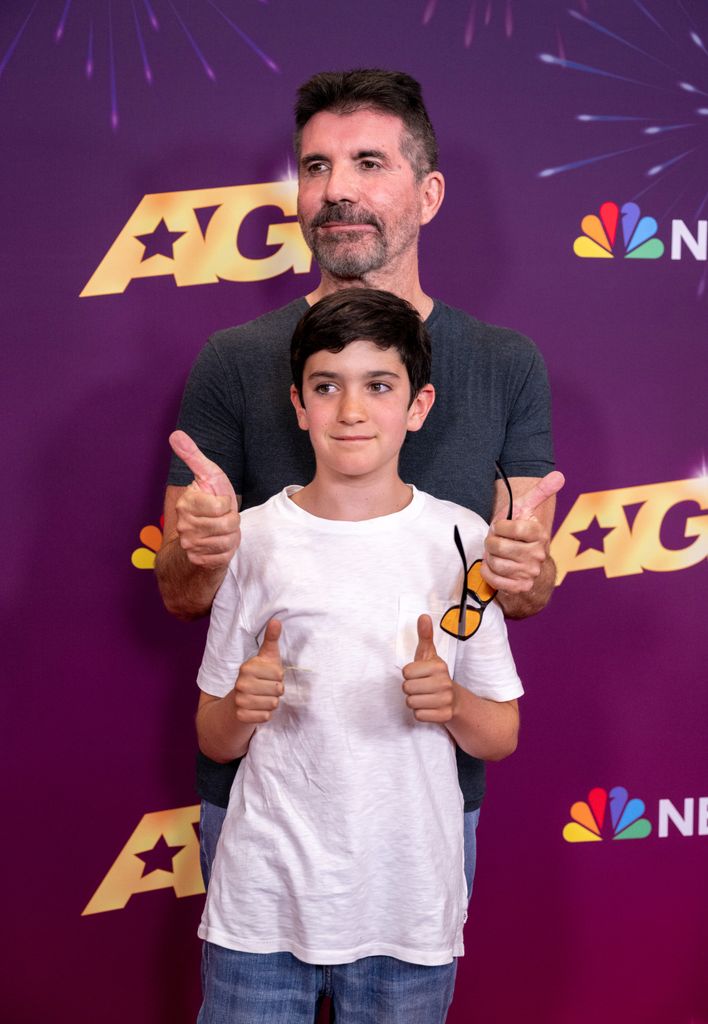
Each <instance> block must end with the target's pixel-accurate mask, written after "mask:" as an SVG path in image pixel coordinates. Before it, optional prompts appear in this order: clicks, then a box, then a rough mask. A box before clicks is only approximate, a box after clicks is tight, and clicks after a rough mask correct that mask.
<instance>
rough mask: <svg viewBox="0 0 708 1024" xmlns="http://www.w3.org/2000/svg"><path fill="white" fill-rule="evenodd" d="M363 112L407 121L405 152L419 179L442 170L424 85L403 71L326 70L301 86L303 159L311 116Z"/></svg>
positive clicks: (298, 110) (298, 108) (298, 124)
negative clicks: (424, 100)
mask: <svg viewBox="0 0 708 1024" xmlns="http://www.w3.org/2000/svg"><path fill="white" fill-rule="evenodd" d="M362 109H370V110H380V111H383V112H384V113H387V114H394V115H395V116H396V117H399V118H400V119H401V121H402V122H403V125H404V128H405V131H404V134H403V138H402V140H401V150H402V152H403V155H404V156H405V157H406V159H407V160H408V162H409V163H410V165H411V167H412V168H413V171H414V173H415V176H416V178H417V179H418V180H420V179H421V178H422V177H423V176H424V175H426V174H428V173H429V172H430V171H435V170H437V166H438V144H437V140H436V138H435V131H434V130H433V126H432V124H431V123H430V118H429V117H428V112H427V110H426V109H425V104H424V103H423V93H422V90H421V87H420V83H419V82H416V80H415V78H411V76H410V75H406V74H405V73H404V72H402V71H383V70H381V69H380V68H356V69H355V70H354V71H323V72H321V74H319V75H314V76H313V77H312V78H310V79H309V80H308V81H307V82H305V83H304V84H303V85H301V86H300V88H299V89H298V91H297V99H296V101H295V153H296V155H297V157H298V160H299V158H300V142H301V139H302V129H303V128H304V127H305V125H306V124H307V122H308V121H309V120H310V118H311V117H314V116H315V114H319V113H320V111H322V110H330V111H332V112H334V113H336V114H351V113H353V112H354V111H355V110H362Z"/></svg>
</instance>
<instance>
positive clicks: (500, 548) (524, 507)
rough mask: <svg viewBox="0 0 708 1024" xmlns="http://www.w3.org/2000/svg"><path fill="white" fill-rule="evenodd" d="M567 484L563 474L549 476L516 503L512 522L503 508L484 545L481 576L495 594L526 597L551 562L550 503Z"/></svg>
mask: <svg viewBox="0 0 708 1024" xmlns="http://www.w3.org/2000/svg"><path fill="white" fill-rule="evenodd" d="M564 483H565V478H564V476H563V474H562V473H558V472H557V471H555V470H554V472H552V473H548V475H547V476H544V477H543V479H541V480H539V481H538V482H537V483H535V484H534V486H533V487H532V488H531V489H530V490H528V491H527V492H526V493H525V494H522V495H521V497H519V498H515V499H514V513H513V518H512V519H506V518H505V516H506V509H505V508H502V510H501V511H500V512H499V514H498V515H497V516H495V518H494V519H493V520H492V525H491V526H490V528H489V533H488V534H487V538H486V540H485V542H484V561H483V562H482V569H481V572H482V576H483V577H484V579H485V580H486V581H487V583H489V585H490V586H492V587H493V588H494V589H495V590H502V591H505V592H506V593H507V594H524V593H528V592H529V591H530V590H531V589H532V587H533V585H534V583H535V581H536V579H537V578H538V576H539V575H540V574H541V569H542V567H543V564H544V562H545V561H546V559H547V558H548V549H549V546H550V542H551V532H550V531H551V524H552V522H553V508H554V505H553V502H549V504H547V505H546V502H547V501H548V499H549V498H554V497H555V495H556V494H557V493H558V491H560V489H561V487H562V486H563V484H564ZM541 506H545V507H544V508H543V509H541ZM537 513H538V514H537ZM551 586H552V583H551Z"/></svg>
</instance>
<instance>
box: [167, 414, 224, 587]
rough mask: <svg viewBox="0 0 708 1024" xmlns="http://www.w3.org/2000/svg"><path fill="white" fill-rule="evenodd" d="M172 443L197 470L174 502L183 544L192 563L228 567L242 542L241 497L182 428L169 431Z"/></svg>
mask: <svg viewBox="0 0 708 1024" xmlns="http://www.w3.org/2000/svg"><path fill="white" fill-rule="evenodd" d="M170 445H171V447H172V450H173V452H174V453H175V455H177V456H179V458H180V459H182V461H183V462H185V463H186V464H187V466H188V467H189V469H191V471H192V473H194V480H193V482H192V483H191V484H190V485H189V487H185V488H184V491H183V493H182V494H181V495H180V497H179V498H178V500H177V503H176V505H175V511H176V523H175V528H176V531H177V536H178V539H179V544H180V547H181V548H182V550H183V551H184V552H185V554H186V555H187V558H188V559H189V561H190V562H191V563H192V564H193V565H198V566H202V567H203V568H206V569H218V568H225V567H226V566H227V565H228V564H229V562H230V561H231V559H232V557H233V555H234V552H235V551H236V549H237V548H238V546H239V544H240V542H241V532H240V529H239V514H238V499H237V498H236V494H235V493H234V489H233V487H232V486H231V482H230V481H229V478H228V477H227V476H226V474H225V473H224V472H223V470H222V469H220V468H219V466H217V465H216V463H215V462H212V461H211V460H210V459H207V457H206V456H205V455H204V454H203V453H202V452H201V451H200V450H199V448H197V446H196V444H195V443H194V441H193V440H192V439H191V437H189V435H188V434H185V433H184V431H183V430H175V432H174V433H173V434H170Z"/></svg>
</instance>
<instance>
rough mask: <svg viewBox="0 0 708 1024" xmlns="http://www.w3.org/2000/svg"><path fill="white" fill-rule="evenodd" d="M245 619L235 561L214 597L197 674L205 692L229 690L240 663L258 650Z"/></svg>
mask: <svg viewBox="0 0 708 1024" xmlns="http://www.w3.org/2000/svg"><path fill="white" fill-rule="evenodd" d="M236 557H237V558H238V555H237V556H236ZM244 619H245V614H244V607H243V601H242V599H241V590H240V587H239V585H238V580H237V578H236V573H235V571H234V568H233V562H232V564H231V566H229V571H228V572H227V573H226V576H225V577H224V582H223V583H222V584H221V586H220V588H219V590H218V591H217V593H216V597H215V598H214V603H213V605H212V609H211V618H210V620H209V632H208V634H207V642H206V647H205V649H204V657H203V658H202V664H201V666H200V668H199V673H198V675H197V685H198V686H199V689H200V690H203V691H204V692H205V693H210V694H212V695H213V696H215V697H224V696H226V694H227V693H230V692H231V690H232V689H233V686H234V683H235V682H236V677H237V675H238V671H239V668H240V667H241V665H242V664H243V663H244V661H247V660H248V659H249V658H252V657H253V656H254V655H255V654H257V653H258V642H257V640H256V638H255V637H254V636H253V635H252V633H251V632H250V631H249V629H248V628H247V626H246V623H245V621H244Z"/></svg>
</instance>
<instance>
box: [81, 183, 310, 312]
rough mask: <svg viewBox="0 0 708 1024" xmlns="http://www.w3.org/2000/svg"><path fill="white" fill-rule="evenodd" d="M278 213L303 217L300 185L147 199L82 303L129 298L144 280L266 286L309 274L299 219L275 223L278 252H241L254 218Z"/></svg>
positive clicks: (269, 241) (271, 237)
mask: <svg viewBox="0 0 708 1024" xmlns="http://www.w3.org/2000/svg"><path fill="white" fill-rule="evenodd" d="M262 207H276V209H278V210H280V211H281V212H282V214H283V216H284V217H293V216H295V214H296V213H297V182H295V181H274V182H269V183H266V184H261V185H231V186H227V187H223V188H205V189H197V190H194V191H188V192H163V193H159V194H154V195H147V196H143V198H142V199H141V201H140V202H139V203H138V206H137V209H136V210H135V211H134V213H132V214H131V216H130V217H129V218H128V222H127V224H126V225H125V227H124V228H123V229H122V230H121V232H120V234H119V235H118V237H117V238H116V240H115V242H114V243H113V245H112V246H111V247H110V249H109V250H108V252H107V253H106V255H105V256H104V257H103V259H102V260H101V262H100V263H99V265H98V267H97V268H96V270H95V271H94V272H93V274H92V275H91V277H90V279H89V281H88V282H87V284H86V286H85V287H84V290H83V291H82V292H81V298H85V297H87V296H89V295H114V294H117V293H118V292H124V291H125V289H126V288H127V287H128V285H129V284H130V282H131V281H134V280H135V279H136V278H139V277H166V276H167V277H169V276H171V277H173V278H174V280H175V284H176V285H177V286H178V287H180V288H183V287H186V286H187V285H193V284H217V283H218V282H219V281H265V280H266V279H267V278H271V277H277V276H278V275H279V274H284V273H286V272H287V271H289V270H292V271H293V273H295V274H307V273H308V272H309V270H310V266H311V265H312V253H311V252H310V250H309V249H308V248H307V245H306V244H305V240H304V238H303V237H302V232H301V231H300V225H299V224H298V223H297V221H292V220H291V221H281V222H278V223H271V224H269V226H268V229H267V231H266V234H265V240H264V241H265V244H266V245H267V246H273V247H276V251H275V252H273V253H271V254H270V255H268V256H264V257H262V258H260V259H252V258H250V257H248V256H246V255H244V253H243V252H241V250H240V249H239V232H240V229H241V227H242V225H243V223H244V221H245V219H246V217H248V215H249V214H250V213H253V211H254V210H257V209H259V208H262Z"/></svg>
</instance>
